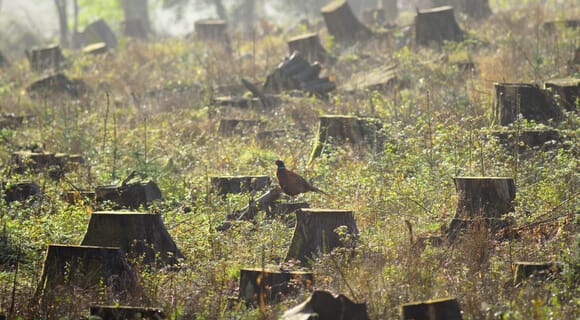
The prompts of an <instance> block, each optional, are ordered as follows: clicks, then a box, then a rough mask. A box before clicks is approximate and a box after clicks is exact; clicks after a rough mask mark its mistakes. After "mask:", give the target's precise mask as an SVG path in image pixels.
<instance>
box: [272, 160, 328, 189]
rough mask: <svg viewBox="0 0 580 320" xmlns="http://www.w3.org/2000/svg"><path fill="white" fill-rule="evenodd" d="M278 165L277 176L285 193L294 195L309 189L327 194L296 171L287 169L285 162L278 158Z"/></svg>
mask: <svg viewBox="0 0 580 320" xmlns="http://www.w3.org/2000/svg"><path fill="white" fill-rule="evenodd" d="M276 165H277V166H278V169H277V170H276V178H278V183H279V184H280V188H282V191H284V193H285V194H287V195H289V196H292V197H293V196H295V195H298V194H301V193H305V192H308V191H313V192H318V193H322V194H327V193H326V192H324V191H322V190H320V189H318V188H317V187H315V186H313V185H312V184H310V183H309V182H308V181H306V179H304V178H302V177H301V176H300V175H299V174H297V173H296V172H293V171H291V170H288V169H286V166H285V165H284V162H282V161H281V160H276Z"/></svg>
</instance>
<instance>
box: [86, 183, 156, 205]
mask: <svg viewBox="0 0 580 320" xmlns="http://www.w3.org/2000/svg"><path fill="white" fill-rule="evenodd" d="M162 199H163V194H162V193H161V190H160V189H159V187H158V186H157V184H156V183H155V182H153V181H150V180H149V181H137V182H132V183H126V184H121V185H120V186H117V185H108V186H98V187H96V188H95V200H96V201H97V203H105V202H111V203H113V204H114V206H113V208H114V209H121V208H129V209H138V208H140V207H142V206H143V207H147V206H149V205H150V204H151V203H152V202H153V201H155V200H162Z"/></svg>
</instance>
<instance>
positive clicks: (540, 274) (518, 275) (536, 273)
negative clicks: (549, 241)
mask: <svg viewBox="0 0 580 320" xmlns="http://www.w3.org/2000/svg"><path fill="white" fill-rule="evenodd" d="M512 269H513V270H514V285H518V284H520V283H522V282H523V281H525V280H526V279H528V278H531V277H533V278H535V279H539V280H547V279H549V278H550V277H555V276H557V275H558V274H560V272H562V264H560V263H557V262H527V261H526V262H524V261H516V262H514V263H513V266H512Z"/></svg>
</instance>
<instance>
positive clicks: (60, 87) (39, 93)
mask: <svg viewBox="0 0 580 320" xmlns="http://www.w3.org/2000/svg"><path fill="white" fill-rule="evenodd" d="M85 91H86V85H85V83H84V82H83V81H82V80H80V79H72V80H71V79H69V78H68V77H67V76H66V75H64V74H62V73H56V74H49V75H47V76H44V77H42V78H40V79H38V80H36V81H34V82H33V83H31V84H30V85H29V86H28V87H27V88H26V92H28V94H30V96H32V97H41V98H44V97H46V96H53V95H58V94H68V95H69V96H71V97H79V96H80V95H82V94H83V93H84V92H85Z"/></svg>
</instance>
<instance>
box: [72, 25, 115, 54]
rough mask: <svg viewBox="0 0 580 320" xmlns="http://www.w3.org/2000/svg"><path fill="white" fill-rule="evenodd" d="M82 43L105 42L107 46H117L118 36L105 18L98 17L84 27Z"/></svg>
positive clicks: (113, 47) (84, 44)
mask: <svg viewBox="0 0 580 320" xmlns="http://www.w3.org/2000/svg"><path fill="white" fill-rule="evenodd" d="M81 39H82V45H83V46H86V45H90V44H94V43H101V42H102V43H105V44H106V45H107V48H111V49H115V48H117V45H118V41H117V36H116V35H115V33H114V32H113V30H112V29H111V27H110V26H109V25H108V24H107V22H105V20H103V19H98V20H96V21H94V22H92V23H91V24H89V25H88V26H86V27H85V28H84V30H83V31H82V35H81Z"/></svg>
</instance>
